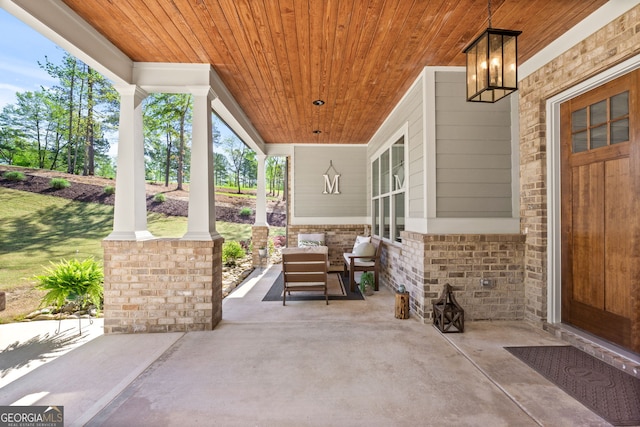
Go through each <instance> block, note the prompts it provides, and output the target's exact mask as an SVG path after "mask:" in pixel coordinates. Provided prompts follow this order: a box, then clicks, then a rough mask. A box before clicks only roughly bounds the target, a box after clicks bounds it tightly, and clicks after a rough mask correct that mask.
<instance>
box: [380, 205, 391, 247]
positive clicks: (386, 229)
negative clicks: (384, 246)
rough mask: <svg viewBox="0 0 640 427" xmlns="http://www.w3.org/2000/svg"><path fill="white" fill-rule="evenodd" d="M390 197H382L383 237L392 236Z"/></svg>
mask: <svg viewBox="0 0 640 427" xmlns="http://www.w3.org/2000/svg"><path fill="white" fill-rule="evenodd" d="M389 201H390V200H389V197H383V198H382V212H383V217H382V237H384V238H385V239H389V238H390V237H391V222H390V215H389V211H390V206H389V204H390V203H389Z"/></svg>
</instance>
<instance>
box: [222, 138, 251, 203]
mask: <svg viewBox="0 0 640 427" xmlns="http://www.w3.org/2000/svg"><path fill="white" fill-rule="evenodd" d="M221 144H222V146H223V147H224V151H225V153H226V154H227V159H228V161H229V169H231V173H232V174H233V182H234V184H235V186H236V188H237V189H238V194H241V193H242V187H241V182H242V180H241V178H242V173H243V171H244V169H245V164H246V159H245V157H246V156H247V154H248V152H249V151H251V150H249V147H247V146H246V145H245V144H244V142H242V141H241V140H240V139H239V138H238V137H237V136H235V135H232V136H228V137H226V138H225V139H223V140H222V142H221ZM254 154H255V153H254Z"/></svg>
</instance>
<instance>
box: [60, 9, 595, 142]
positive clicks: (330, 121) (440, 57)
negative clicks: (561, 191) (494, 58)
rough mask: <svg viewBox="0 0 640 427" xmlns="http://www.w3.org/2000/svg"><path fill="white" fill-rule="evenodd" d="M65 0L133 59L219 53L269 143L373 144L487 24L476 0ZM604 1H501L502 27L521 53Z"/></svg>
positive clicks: (203, 58) (215, 58)
mask: <svg viewBox="0 0 640 427" xmlns="http://www.w3.org/2000/svg"><path fill="white" fill-rule="evenodd" d="M63 1H64V3H65V4H66V5H68V6H69V7H70V8H71V9H73V10H74V11H75V12H76V13H77V14H78V15H80V16H81V17H82V18H83V19H85V20H86V21H87V22H88V23H89V24H90V25H91V26H93V27H94V28H95V29H96V30H97V31H98V32H100V33H101V34H102V35H104V36H105V37H106V38H107V39H108V40H109V41H111V42H112V43H113V44H114V45H115V46H117V47H118V48H119V49H120V50H121V51H122V52H124V53H125V54H126V55H127V56H128V57H129V58H131V59H132V60H133V61H137V62H169V63H172V62H175V63H208V64H211V66H212V67H213V68H214V69H215V70H216V72H217V73H218V74H219V75H220V77H221V78H222V81H223V82H224V83H225V85H226V86H227V88H228V89H229V90H230V92H231V93H232V94H233V96H234V97H235V99H236V100H237V101H238V103H239V104H240V106H241V107H242V108H243V109H244V111H245V113H246V114H247V116H248V117H249V119H250V120H251V121H252V123H253V125H254V127H255V128H256V129H257V130H258V132H259V133H260V135H261V136H262V138H263V139H264V141H265V142H266V143H331V144H362V143H366V142H367V141H368V140H369V139H370V138H371V136H372V135H373V133H374V132H375V131H376V130H377V128H378V127H379V126H380V125H381V124H382V122H383V120H384V119H385V117H387V115H388V114H389V113H390V112H391V110H392V109H393V107H394V106H395V105H396V104H397V102H398V101H399V100H400V98H401V97H402V96H403V95H404V93H405V92H406V90H407V89H408V88H409V86H410V85H411V84H412V83H413V82H414V80H415V79H416V78H417V76H418V75H419V73H420V72H421V71H422V69H423V67H425V66H464V64H465V56H464V54H463V53H462V50H463V49H464V47H465V46H466V45H467V44H468V43H469V42H470V41H472V40H473V39H474V38H475V37H476V36H478V35H479V34H480V33H481V32H482V31H484V29H485V28H486V27H487V25H488V23H487V18H488V11H487V3H486V2H485V1H478V0H91V1H87V0H63ZM604 3H606V0H492V2H491V10H492V26H493V27H494V28H504V29H512V30H520V31H522V35H521V36H520V37H519V38H518V48H519V52H518V57H519V61H520V63H522V62H523V61H526V60H527V59H529V58H531V57H532V56H533V55H534V54H536V53H537V52H538V51H540V50H541V49H542V48H544V47H545V46H547V45H548V44H549V43H551V42H552V41H553V40H555V39H556V38H557V37H559V36H560V35H562V34H563V33H564V32H566V31H567V30H569V29H570V28H571V27H573V26H574V25H575V24H577V23H578V22H580V21H581V20H582V19H584V18H585V17H587V16H588V15H589V14H591V13H592V12H594V11H595V10H596V9H597V8H599V7H600V6H602V5H603V4H604ZM316 99H321V100H323V101H325V104H324V105H323V106H320V107H317V106H314V105H313V104H312V102H313V101H314V100H316ZM314 130H320V131H321V133H314V132H313V131H314Z"/></svg>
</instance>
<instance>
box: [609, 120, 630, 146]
mask: <svg viewBox="0 0 640 427" xmlns="http://www.w3.org/2000/svg"><path fill="white" fill-rule="evenodd" d="M628 140H629V119H624V120H618V121H617V122H613V123H611V143H612V144H618V143H620V142H626V141H628Z"/></svg>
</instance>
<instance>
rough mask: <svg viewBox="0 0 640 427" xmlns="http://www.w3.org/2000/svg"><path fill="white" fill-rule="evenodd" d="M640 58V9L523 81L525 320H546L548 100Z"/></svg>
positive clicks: (522, 153) (584, 41)
mask: <svg viewBox="0 0 640 427" xmlns="http://www.w3.org/2000/svg"><path fill="white" fill-rule="evenodd" d="M639 53H640V5H639V6H636V7H635V8H633V9H631V10H630V11H629V12H627V13H626V14H624V15H622V16H620V17H619V18H617V19H615V20H614V21H612V22H610V23H609V24H607V25H605V26H604V27H603V28H602V29H600V30H599V31H597V32H596V33H595V34H593V35H592V36H590V37H588V38H586V39H585V40H583V41H581V42H580V43H578V44H577V45H575V46H573V47H572V48H571V49H569V50H567V51H566V52H564V53H563V54H561V55H560V56H558V57H557V58H555V59H554V60H552V61H551V62H549V63H548V64H546V65H545V66H544V67H542V68H540V69H539V70H537V71H536V72H535V73H532V74H531V75H529V76H527V77H526V78H525V79H523V81H521V82H520V89H519V91H518V93H519V97H520V100H519V104H520V206H521V210H520V215H521V218H522V219H521V227H522V230H523V231H524V230H525V229H526V230H527V238H526V246H525V256H524V265H525V278H524V283H525V319H526V320H527V321H529V322H531V323H533V324H537V325H538V326H541V324H542V323H543V322H545V321H546V319H547V247H548V241H547V210H548V208H547V198H546V191H547V168H546V162H547V156H546V153H547V134H546V122H545V121H546V106H545V103H546V101H547V99H548V98H550V97H552V96H554V95H556V94H558V93H560V92H562V91H564V90H566V89H568V88H570V87H572V86H575V85H576V84H577V83H580V82H581V81H583V80H586V79H587V78H590V77H592V76H595V75H597V74H599V73H601V72H603V71H604V70H606V69H608V68H611V67H612V66H613V65H615V64H617V63H619V62H621V61H623V60H625V59H628V58H630V57H632V56H635V55H637V54H639Z"/></svg>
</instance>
